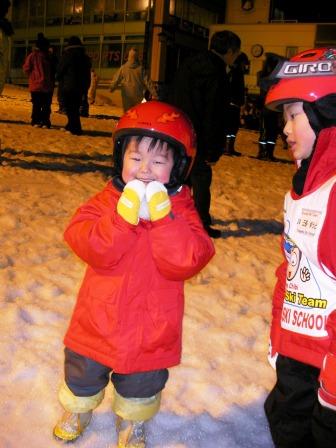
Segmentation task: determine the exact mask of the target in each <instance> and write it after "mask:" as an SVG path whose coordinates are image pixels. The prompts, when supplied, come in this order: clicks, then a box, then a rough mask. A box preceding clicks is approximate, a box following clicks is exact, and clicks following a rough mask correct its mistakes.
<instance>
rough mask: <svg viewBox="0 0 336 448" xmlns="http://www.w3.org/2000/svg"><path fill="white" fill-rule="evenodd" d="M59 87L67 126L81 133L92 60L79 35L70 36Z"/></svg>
mask: <svg viewBox="0 0 336 448" xmlns="http://www.w3.org/2000/svg"><path fill="white" fill-rule="evenodd" d="M56 76H57V79H58V88H59V91H60V93H61V96H62V98H63V102H64V107H65V110H66V114H67V117H68V123H67V125H66V126H65V129H66V130H67V131H70V132H71V134H74V135H81V134H82V127H81V122H80V106H81V101H82V97H83V95H84V94H86V93H87V91H88V89H89V86H90V81H91V60H90V58H89V56H87V54H86V53H85V48H84V46H83V44H82V42H81V40H80V38H79V37H77V36H72V37H70V38H69V41H68V45H67V46H66V48H65V50H64V53H63V55H62V57H61V59H60V62H59V64H58V68H57V73H56Z"/></svg>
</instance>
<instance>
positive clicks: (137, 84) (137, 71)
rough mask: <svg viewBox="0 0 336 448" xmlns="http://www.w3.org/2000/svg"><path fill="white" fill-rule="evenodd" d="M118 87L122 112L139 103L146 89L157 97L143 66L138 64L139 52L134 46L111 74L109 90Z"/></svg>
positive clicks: (152, 95) (153, 96) (154, 97)
mask: <svg viewBox="0 0 336 448" xmlns="http://www.w3.org/2000/svg"><path fill="white" fill-rule="evenodd" d="M118 87H120V89H121V99H122V105H123V109H124V112H126V111H127V110H128V109H130V108H131V107H133V106H136V105H137V104H139V103H141V102H142V100H143V98H144V96H145V92H146V91H147V90H148V91H149V92H150V96H151V97H152V98H153V99H156V98H157V92H156V90H155V87H154V85H153V83H152V81H151V80H150V79H149V77H148V75H147V73H146V71H145V69H144V67H143V66H142V65H141V64H140V61H139V53H138V50H137V49H136V48H130V50H129V52H128V57H127V62H125V64H123V65H122V66H121V67H120V68H119V70H117V72H116V73H115V75H114V76H113V79H112V82H111V86H110V91H111V92H113V91H114V90H116V89H117V88H118Z"/></svg>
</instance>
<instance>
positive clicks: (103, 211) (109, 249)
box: [64, 189, 136, 269]
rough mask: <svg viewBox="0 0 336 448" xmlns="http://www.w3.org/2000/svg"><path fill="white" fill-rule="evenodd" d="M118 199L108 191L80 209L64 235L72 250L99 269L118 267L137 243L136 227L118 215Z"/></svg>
mask: <svg viewBox="0 0 336 448" xmlns="http://www.w3.org/2000/svg"><path fill="white" fill-rule="evenodd" d="M117 199H118V198H116V197H115V196H114V195H113V194H112V193H111V191H109V190H108V189H105V190H104V191H102V192H101V193H99V194H98V195H96V196H95V197H93V198H92V199H90V200H89V201H88V202H87V203H86V204H84V205H83V206H81V207H80V208H79V209H78V210H77V212H76V213H75V215H74V217H73V218H72V220H71V221H70V224H69V225H68V227H67V228H66V230H65V233H64V238H65V240H66V242H67V243H68V244H69V246H70V247H71V248H72V250H73V251H74V252H75V253H76V254H77V255H78V256H79V257H80V258H81V259H82V260H84V261H85V262H86V263H87V264H88V265H90V266H92V267H93V268H96V269H109V268H111V267H113V266H115V265H116V264H118V262H119V261H120V259H121V258H122V257H123V255H124V254H125V253H126V252H128V251H129V250H131V249H132V247H133V246H134V243H135V239H136V226H132V225H131V224H129V223H127V222H126V221H125V220H124V219H122V218H121V217H120V216H119V215H118V214H117V212H116V202H117Z"/></svg>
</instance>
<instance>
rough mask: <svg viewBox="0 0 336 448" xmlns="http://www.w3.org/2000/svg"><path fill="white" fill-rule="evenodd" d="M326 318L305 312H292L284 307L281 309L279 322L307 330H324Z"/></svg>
mask: <svg viewBox="0 0 336 448" xmlns="http://www.w3.org/2000/svg"><path fill="white" fill-rule="evenodd" d="M327 318H328V316H323V315H321V314H312V313H307V312H305V311H298V310H293V309H292V308H287V307H286V306H284V307H283V309H282V315H281V322H284V323H285V324H287V325H291V326H294V327H298V328H309V329H310V330H312V329H316V330H322V329H324V330H325V329H326V325H327Z"/></svg>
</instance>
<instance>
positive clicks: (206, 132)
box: [168, 31, 241, 238]
mask: <svg viewBox="0 0 336 448" xmlns="http://www.w3.org/2000/svg"><path fill="white" fill-rule="evenodd" d="M240 46H241V41H240V38H239V36H237V35H236V34H235V33H233V32H231V31H219V32H217V33H215V34H214V35H213V36H212V38H211V40H210V49H209V50H207V51H204V52H200V53H198V54H196V55H194V56H191V57H189V58H188V59H186V60H185V61H184V63H183V64H182V65H181V67H180V68H179V70H178V72H177V74H176V77H175V80H174V81H173V84H172V86H171V92H170V94H169V97H168V101H169V102H171V103H172V104H173V105H175V106H177V107H179V108H180V109H182V110H183V111H184V112H185V113H187V115H188V116H189V117H190V119H191V121H192V123H193V125H194V128H195V130H196V134H197V155H196V160H195V164H194V166H193V168H192V171H191V174H190V183H191V186H192V190H193V198H194V201H195V205H196V209H197V211H198V213H199V215H200V217H201V219H202V222H203V225H204V227H205V229H206V231H207V232H208V234H209V236H211V237H212V238H219V237H220V236H221V232H220V230H218V229H214V228H213V227H211V224H212V220H211V216H210V202H211V193H210V186H211V181H212V168H211V164H213V163H215V162H217V161H218V159H219V158H220V156H221V155H222V154H223V148H224V145H225V130H226V129H227V125H228V122H227V120H228V118H227V117H228V109H229V103H230V98H231V97H230V82H229V77H228V73H227V67H228V66H231V65H233V64H234V62H235V60H236V58H237V57H238V55H239V53H240Z"/></svg>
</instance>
